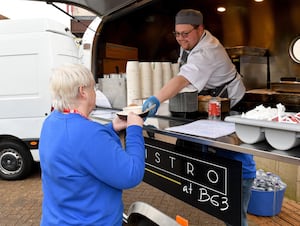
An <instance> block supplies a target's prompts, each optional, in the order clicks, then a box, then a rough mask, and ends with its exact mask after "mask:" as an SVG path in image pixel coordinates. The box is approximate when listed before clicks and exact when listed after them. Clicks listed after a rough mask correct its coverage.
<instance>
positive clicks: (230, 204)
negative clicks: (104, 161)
mask: <svg viewBox="0 0 300 226" xmlns="http://www.w3.org/2000/svg"><path fill="white" fill-rule="evenodd" d="M145 146H146V150H145V151H146V169H145V176H144V181H145V182H146V183H148V184H151V185H152V186H154V187H156V188H158V189H160V190H162V191H164V192H166V193H168V194H170V195H172V196H174V197H176V198H178V199H180V200H182V201H184V202H186V203H188V204H190V205H192V206H194V207H196V208H198V209H200V210H202V211H204V212H206V213H208V214H210V215H213V216H215V217H216V218H218V219H221V220H223V221H224V222H227V223H229V224H231V225H241V178H242V164H241V162H239V161H234V160H230V159H224V158H220V157H217V156H215V155H213V154H210V153H206V152H201V151H200V150H196V149H193V148H186V147H180V148H179V147H178V146H176V145H173V144H170V143H165V142H162V141H158V140H154V139H149V138H146V137H145Z"/></svg>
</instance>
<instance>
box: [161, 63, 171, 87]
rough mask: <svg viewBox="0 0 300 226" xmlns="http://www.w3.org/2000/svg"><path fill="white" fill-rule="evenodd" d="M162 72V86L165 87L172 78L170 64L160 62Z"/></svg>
mask: <svg viewBox="0 0 300 226" xmlns="http://www.w3.org/2000/svg"><path fill="white" fill-rule="evenodd" d="M162 70H163V85H165V84H166V83H167V82H168V81H169V80H170V79H171V78H172V76H173V71H172V69H171V62H162Z"/></svg>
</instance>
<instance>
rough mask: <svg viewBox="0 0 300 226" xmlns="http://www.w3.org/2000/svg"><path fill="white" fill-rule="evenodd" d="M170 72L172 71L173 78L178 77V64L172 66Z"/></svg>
mask: <svg viewBox="0 0 300 226" xmlns="http://www.w3.org/2000/svg"><path fill="white" fill-rule="evenodd" d="M172 71H173V77H174V76H176V75H178V73H179V64H178V63H173V64H172Z"/></svg>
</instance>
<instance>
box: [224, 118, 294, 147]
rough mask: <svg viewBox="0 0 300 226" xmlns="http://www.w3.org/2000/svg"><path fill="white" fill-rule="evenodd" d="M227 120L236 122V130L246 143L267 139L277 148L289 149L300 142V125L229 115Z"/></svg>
mask: <svg viewBox="0 0 300 226" xmlns="http://www.w3.org/2000/svg"><path fill="white" fill-rule="evenodd" d="M225 121H228V122H234V123H235V132H236V134H237V136H238V137H239V139H240V140H241V141H243V142H244V143H248V144H254V143H256V142H259V141H262V140H266V141H267V142H268V143H269V144H270V145H271V146H272V147H273V148H275V149H277V150H284V151H286V150H289V149H291V148H293V147H296V146H297V145H299V144H300V125H299V124H293V123H286V122H274V121H266V120H256V119H247V118H242V117H241V115H234V116H227V117H226V118H225Z"/></svg>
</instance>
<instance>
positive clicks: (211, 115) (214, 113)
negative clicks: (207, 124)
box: [208, 94, 221, 120]
mask: <svg viewBox="0 0 300 226" xmlns="http://www.w3.org/2000/svg"><path fill="white" fill-rule="evenodd" d="M208 119H211V120H221V102H220V101H219V100H218V99H217V97H216V95H215V94H213V95H212V97H211V99H210V100H209V102H208Z"/></svg>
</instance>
